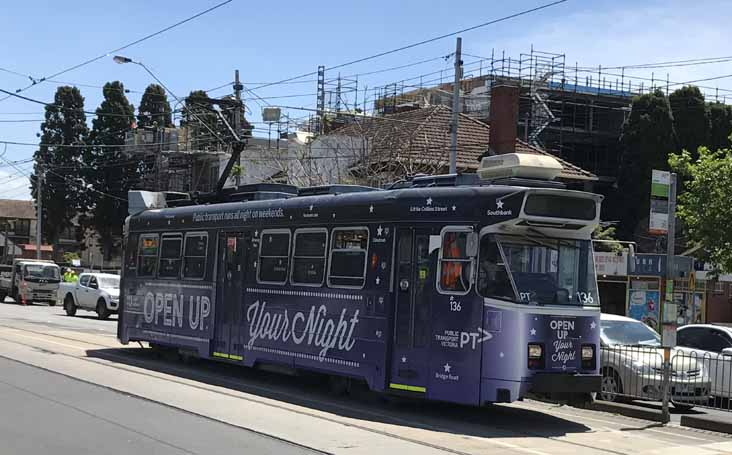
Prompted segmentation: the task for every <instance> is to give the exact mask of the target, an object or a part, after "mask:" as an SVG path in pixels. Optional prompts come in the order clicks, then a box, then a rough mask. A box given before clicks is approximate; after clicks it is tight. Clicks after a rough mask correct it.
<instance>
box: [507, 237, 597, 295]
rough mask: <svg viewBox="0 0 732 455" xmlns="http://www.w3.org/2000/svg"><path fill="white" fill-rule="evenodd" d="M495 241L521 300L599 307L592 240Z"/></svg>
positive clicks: (508, 238) (539, 238)
mask: <svg viewBox="0 0 732 455" xmlns="http://www.w3.org/2000/svg"><path fill="white" fill-rule="evenodd" d="M496 241H497V244H498V246H499V248H500V252H501V257H502V259H503V261H504V262H505V268H506V269H507V270H508V272H509V276H510V279H511V283H512V285H513V286H514V288H515V290H516V292H517V293H518V301H520V302H525V303H531V304H540V305H544V304H554V305H593V306H598V305H599V304H600V300H599V298H598V294H597V282H596V279H595V266H594V262H593V254H592V245H591V243H590V241H589V240H571V239H558V238H549V237H544V236H513V235H511V236H498V237H496ZM501 266H502V267H503V264H501Z"/></svg>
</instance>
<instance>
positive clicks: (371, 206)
mask: <svg viewBox="0 0 732 455" xmlns="http://www.w3.org/2000/svg"><path fill="white" fill-rule="evenodd" d="M369 213H374V206H373V205H370V206H369Z"/></svg>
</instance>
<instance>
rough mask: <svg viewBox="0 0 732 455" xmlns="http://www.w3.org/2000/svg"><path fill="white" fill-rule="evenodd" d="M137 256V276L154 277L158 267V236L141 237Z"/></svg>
mask: <svg viewBox="0 0 732 455" xmlns="http://www.w3.org/2000/svg"><path fill="white" fill-rule="evenodd" d="M139 246H140V249H139V250H138V252H137V253H138V254H137V276H155V271H156V269H157V265H158V236H157V234H153V235H141V236H140V240H139Z"/></svg>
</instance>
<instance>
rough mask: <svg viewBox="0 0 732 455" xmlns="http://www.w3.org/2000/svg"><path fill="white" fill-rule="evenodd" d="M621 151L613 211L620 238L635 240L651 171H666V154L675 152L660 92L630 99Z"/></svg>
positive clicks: (643, 220) (643, 219)
mask: <svg viewBox="0 0 732 455" xmlns="http://www.w3.org/2000/svg"><path fill="white" fill-rule="evenodd" d="M620 146H621V150H622V156H621V166H620V173H619V175H618V194H617V201H616V203H615V204H616V212H617V215H618V218H619V219H620V226H619V229H618V234H619V236H620V238H622V239H631V238H634V239H637V238H638V237H639V234H640V232H641V231H647V229H648V222H647V220H648V215H649V210H650V192H651V171H652V170H653V169H668V162H667V161H668V154H669V153H671V152H673V151H674V150H678V148H677V141H676V133H675V131H674V124H673V118H672V116H671V108H670V107H669V103H668V99H667V98H666V96H665V95H664V94H663V92H661V91H660V90H656V91H655V92H653V93H648V94H645V95H641V96H638V97H636V98H634V99H633V104H632V106H631V110H630V115H629V116H628V118H627V119H626V121H625V123H624V124H623V130H622V133H621V136H620Z"/></svg>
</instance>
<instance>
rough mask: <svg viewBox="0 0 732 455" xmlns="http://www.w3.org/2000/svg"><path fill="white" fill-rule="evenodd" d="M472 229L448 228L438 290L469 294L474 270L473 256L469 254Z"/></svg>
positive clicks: (444, 236) (442, 253)
mask: <svg viewBox="0 0 732 455" xmlns="http://www.w3.org/2000/svg"><path fill="white" fill-rule="evenodd" d="M471 234H473V233H472V231H470V230H466V229H461V230H454V231H453V230H446V231H444V232H443V233H442V245H441V248H440V272H439V277H440V280H439V282H438V285H439V286H438V290H439V291H440V292H442V293H443V294H461V295H462V294H467V293H468V291H469V290H470V285H471V283H470V278H471V273H472V270H473V258H472V257H470V256H469V254H468V242H469V239H470V238H471Z"/></svg>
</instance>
